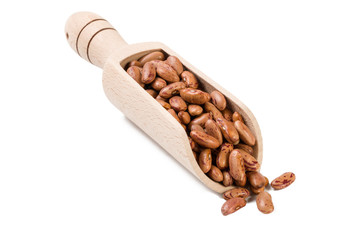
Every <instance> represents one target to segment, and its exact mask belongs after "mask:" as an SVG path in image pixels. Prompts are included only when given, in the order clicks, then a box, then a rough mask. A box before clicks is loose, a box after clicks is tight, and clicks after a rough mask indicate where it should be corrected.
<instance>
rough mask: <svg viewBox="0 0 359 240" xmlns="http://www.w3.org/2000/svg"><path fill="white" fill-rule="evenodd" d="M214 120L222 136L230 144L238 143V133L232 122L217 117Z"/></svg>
mask: <svg viewBox="0 0 359 240" xmlns="http://www.w3.org/2000/svg"><path fill="white" fill-rule="evenodd" d="M216 122H217V124H218V126H219V128H220V129H221V131H222V134H223V136H224V138H225V139H226V140H227V141H228V142H229V143H232V144H234V145H235V144H238V143H239V135H238V132H237V130H236V128H235V127H234V124H233V123H232V122H230V121H228V120H226V119H224V118H217V119H216Z"/></svg>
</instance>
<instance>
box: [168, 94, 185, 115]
mask: <svg viewBox="0 0 359 240" xmlns="http://www.w3.org/2000/svg"><path fill="white" fill-rule="evenodd" d="M169 103H170V105H171V107H172V108H173V109H174V110H175V111H176V112H180V111H186V110H187V104H186V102H185V101H184V100H183V99H182V98H181V97H180V96H174V97H171V98H170V100H169Z"/></svg>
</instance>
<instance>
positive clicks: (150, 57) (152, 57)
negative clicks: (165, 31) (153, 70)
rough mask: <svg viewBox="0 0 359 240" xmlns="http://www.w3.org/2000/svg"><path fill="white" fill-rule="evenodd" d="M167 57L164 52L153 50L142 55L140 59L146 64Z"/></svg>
mask: <svg viewBox="0 0 359 240" xmlns="http://www.w3.org/2000/svg"><path fill="white" fill-rule="evenodd" d="M164 59H165V55H164V54H163V53H162V52H152V53H149V54H147V55H145V56H143V57H141V58H140V59H139V60H138V61H139V62H140V63H141V64H142V65H145V63H147V62H149V61H152V60H161V61H162V60H164Z"/></svg>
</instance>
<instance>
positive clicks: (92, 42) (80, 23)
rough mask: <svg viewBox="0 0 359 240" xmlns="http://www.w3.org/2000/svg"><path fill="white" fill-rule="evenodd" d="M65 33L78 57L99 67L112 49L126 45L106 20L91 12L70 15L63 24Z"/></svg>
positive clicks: (101, 66)
mask: <svg viewBox="0 0 359 240" xmlns="http://www.w3.org/2000/svg"><path fill="white" fill-rule="evenodd" d="M65 35H66V38H67V41H68V43H69V44H70V46H71V48H72V49H73V50H74V51H75V52H77V53H78V54H79V55H80V57H82V58H83V59H85V60H86V61H88V62H90V63H92V64H94V65H96V66H98V67H100V68H103V66H104V64H105V62H106V60H107V59H108V57H109V56H110V55H111V53H113V52H114V50H117V49H119V48H122V47H125V46H127V45H128V44H127V43H126V42H125V40H123V38H122V37H121V36H120V34H119V33H118V32H117V30H116V29H115V28H114V27H113V26H112V25H111V24H110V23H109V22H107V20H105V19H103V18H102V17H101V16H99V15H97V14H95V13H91V12H77V13H74V14H73V15H71V16H70V17H69V19H68V20H67V22H66V25H65Z"/></svg>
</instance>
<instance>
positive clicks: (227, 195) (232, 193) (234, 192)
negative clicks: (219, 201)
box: [223, 187, 250, 200]
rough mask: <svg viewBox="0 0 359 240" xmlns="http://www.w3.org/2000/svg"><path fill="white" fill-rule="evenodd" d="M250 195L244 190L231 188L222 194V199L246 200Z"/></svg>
mask: <svg viewBox="0 0 359 240" xmlns="http://www.w3.org/2000/svg"><path fill="white" fill-rule="evenodd" d="M249 195H250V193H249V191H248V190H247V189H245V188H241V187H240V188H233V189H231V190H228V191H226V192H224V193H223V198H224V199H226V200H228V199H231V198H239V197H240V198H247V197H249Z"/></svg>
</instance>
